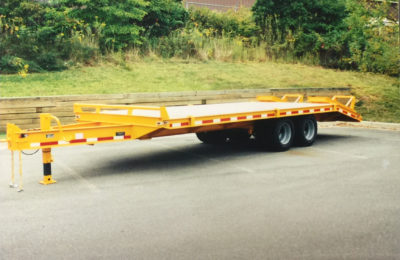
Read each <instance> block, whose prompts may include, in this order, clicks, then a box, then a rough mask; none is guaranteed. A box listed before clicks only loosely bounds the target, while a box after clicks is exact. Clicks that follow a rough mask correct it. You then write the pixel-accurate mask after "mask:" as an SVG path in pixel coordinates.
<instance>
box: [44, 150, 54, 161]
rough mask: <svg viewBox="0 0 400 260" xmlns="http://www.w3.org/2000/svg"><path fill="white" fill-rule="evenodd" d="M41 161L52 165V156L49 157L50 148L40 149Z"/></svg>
mask: <svg viewBox="0 0 400 260" xmlns="http://www.w3.org/2000/svg"><path fill="white" fill-rule="evenodd" d="M42 160H43V163H52V162H53V161H54V160H53V156H52V155H51V148H43V149H42Z"/></svg>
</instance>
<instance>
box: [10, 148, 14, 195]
mask: <svg viewBox="0 0 400 260" xmlns="http://www.w3.org/2000/svg"><path fill="white" fill-rule="evenodd" d="M14 164H15V160H14V151H11V182H10V188H14V184H15V166H14Z"/></svg>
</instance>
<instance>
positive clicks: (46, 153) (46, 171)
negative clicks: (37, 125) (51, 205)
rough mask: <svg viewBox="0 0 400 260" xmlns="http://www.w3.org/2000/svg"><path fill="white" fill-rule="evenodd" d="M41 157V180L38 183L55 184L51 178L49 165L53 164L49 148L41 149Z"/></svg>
mask: <svg viewBox="0 0 400 260" xmlns="http://www.w3.org/2000/svg"><path fill="white" fill-rule="evenodd" d="M42 156H43V180H41V181H40V183H41V184H43V185H48V184H53V183H56V181H55V180H53V177H52V176H51V163H52V162H53V157H52V156H51V148H43V149H42Z"/></svg>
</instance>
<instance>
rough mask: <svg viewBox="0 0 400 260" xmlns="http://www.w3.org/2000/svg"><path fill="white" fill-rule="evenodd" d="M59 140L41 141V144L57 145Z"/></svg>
mask: <svg viewBox="0 0 400 260" xmlns="http://www.w3.org/2000/svg"><path fill="white" fill-rule="evenodd" d="M57 144H58V141H54V142H43V143H40V146H48V145H57Z"/></svg>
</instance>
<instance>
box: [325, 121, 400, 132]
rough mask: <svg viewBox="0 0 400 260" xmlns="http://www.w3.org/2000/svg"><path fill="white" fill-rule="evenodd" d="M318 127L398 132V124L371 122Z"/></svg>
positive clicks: (329, 124) (399, 128)
mask: <svg viewBox="0 0 400 260" xmlns="http://www.w3.org/2000/svg"><path fill="white" fill-rule="evenodd" d="M318 126H319V127H321V128H328V127H354V128H366V129H376V130H390V131H400V124H399V123H384V122H372V121H362V122H359V123H358V122H339V121H338V122H320V123H318Z"/></svg>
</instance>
